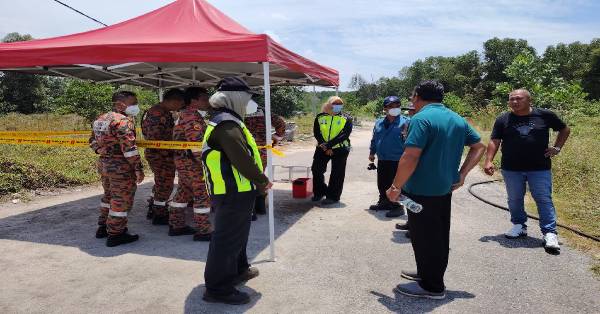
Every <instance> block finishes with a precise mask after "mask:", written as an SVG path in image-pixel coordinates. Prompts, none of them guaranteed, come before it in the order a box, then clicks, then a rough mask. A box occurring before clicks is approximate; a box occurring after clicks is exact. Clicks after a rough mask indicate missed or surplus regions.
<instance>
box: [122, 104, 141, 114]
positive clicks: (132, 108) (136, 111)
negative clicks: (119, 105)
mask: <svg viewBox="0 0 600 314" xmlns="http://www.w3.org/2000/svg"><path fill="white" fill-rule="evenodd" d="M139 113H140V107H139V106H138V105H137V104H135V105H133V106H128V107H127V108H126V109H125V114H126V115H128V116H132V117H133V116H137V115H138V114H139Z"/></svg>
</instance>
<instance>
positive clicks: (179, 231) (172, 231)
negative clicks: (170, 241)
mask: <svg viewBox="0 0 600 314" xmlns="http://www.w3.org/2000/svg"><path fill="white" fill-rule="evenodd" d="M195 233H196V229H194V228H192V227H190V226H185V227H181V228H173V227H172V226H169V236H171V237H177V236H182V235H192V234H195Z"/></svg>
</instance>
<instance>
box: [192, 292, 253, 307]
mask: <svg viewBox="0 0 600 314" xmlns="http://www.w3.org/2000/svg"><path fill="white" fill-rule="evenodd" d="M202 300H204V301H206V302H210V303H224V304H230V305H241V304H247V303H250V296H249V295H248V294H247V293H245V292H242V291H237V290H236V291H235V292H233V293H232V294H228V295H216V294H212V293H210V292H208V291H206V292H204V296H203V297H202Z"/></svg>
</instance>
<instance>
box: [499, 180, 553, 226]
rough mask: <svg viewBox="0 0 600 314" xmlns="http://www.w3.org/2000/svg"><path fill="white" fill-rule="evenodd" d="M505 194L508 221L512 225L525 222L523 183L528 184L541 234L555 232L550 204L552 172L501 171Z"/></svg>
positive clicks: (551, 204) (551, 205)
mask: <svg viewBox="0 0 600 314" xmlns="http://www.w3.org/2000/svg"><path fill="white" fill-rule="evenodd" d="M502 176H503V177H504V183H505V184H506V193H507V194H508V208H509V209H510V221H511V222H512V223H513V224H522V225H524V226H526V225H525V223H526V222H527V214H526V213H525V204H524V198H525V183H526V182H527V183H528V184H529V191H530V192H531V196H532V197H533V199H534V200H535V203H536V205H537V209H538V214H539V216H540V229H541V230H542V233H543V234H546V233H548V232H552V233H557V231H556V210H555V209H554V204H553V203H552V172H551V171H550V170H542V171H508V170H502Z"/></svg>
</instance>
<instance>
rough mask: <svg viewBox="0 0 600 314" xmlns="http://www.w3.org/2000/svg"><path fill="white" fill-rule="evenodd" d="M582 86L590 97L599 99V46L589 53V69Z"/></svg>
mask: <svg viewBox="0 0 600 314" xmlns="http://www.w3.org/2000/svg"><path fill="white" fill-rule="evenodd" d="M583 87H584V89H585V91H586V92H587V93H588V94H589V98H590V99H596V100H598V99H600V48H599V49H595V50H594V51H592V53H591V62H590V69H589V71H588V73H586V75H585V77H584V78H583Z"/></svg>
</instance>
